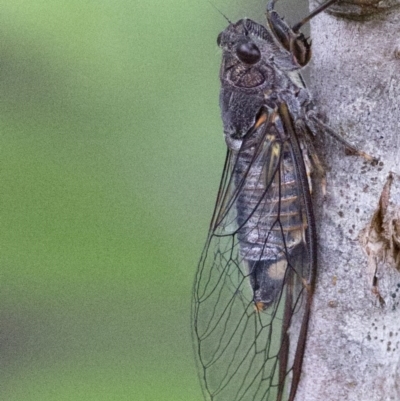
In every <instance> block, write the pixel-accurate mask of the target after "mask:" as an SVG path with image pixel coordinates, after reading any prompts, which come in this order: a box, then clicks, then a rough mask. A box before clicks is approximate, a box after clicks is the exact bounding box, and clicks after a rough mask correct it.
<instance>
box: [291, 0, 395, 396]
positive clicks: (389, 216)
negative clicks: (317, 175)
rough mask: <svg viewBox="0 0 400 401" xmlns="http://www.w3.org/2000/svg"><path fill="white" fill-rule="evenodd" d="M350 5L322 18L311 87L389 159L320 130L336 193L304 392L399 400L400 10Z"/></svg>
mask: <svg viewBox="0 0 400 401" xmlns="http://www.w3.org/2000/svg"><path fill="white" fill-rule="evenodd" d="M375 3H376V2H375ZM393 3H394V1H392V5H393ZM376 4H377V6H376V7H384V6H385V5H384V4H383V2H379V3H376ZM315 6H316V4H315V3H314V4H312V5H311V8H315ZM388 6H390V4H389V5H388ZM343 7H344V8H343V10H344V11H343V10H341V8H337V9H336V10H337V11H338V13H340V14H342V15H341V16H338V15H337V14H336V15H332V14H327V13H323V14H321V15H319V16H318V17H316V18H315V19H314V20H313V21H312V24H311V37H312V43H313V62H312V66H311V92H312V93H313V96H314V99H315V102H316V104H317V105H318V106H319V109H320V111H322V113H323V114H325V115H326V116H327V121H328V122H329V126H330V127H331V128H332V129H334V130H335V131H336V132H338V133H340V134H342V136H343V137H344V138H345V139H347V140H348V141H349V142H351V143H352V144H354V145H355V146H356V147H357V148H358V149H360V150H364V151H365V152H367V153H369V154H371V155H372V156H374V157H377V158H379V162H378V163H375V164H374V163H371V162H367V161H366V160H364V159H363V158H361V157H359V156H347V155H346V154H345V150H344V149H343V147H342V146H341V145H339V144H337V142H336V141H335V140H333V139H331V138H329V137H326V136H322V137H321V139H319V138H318V139H317V141H318V142H321V143H319V151H320V153H322V154H323V156H324V157H323V160H324V162H325V164H326V170H327V188H326V189H327V193H326V195H325V197H324V199H322V195H321V196H320V199H319V200H317V202H315V214H316V221H317V225H318V229H319V238H318V241H319V243H318V246H319V255H318V256H319V264H318V277H317V286H316V293H315V297H314V303H313V311H312V318H311V322H310V328H309V335H308V341H307V348H306V354H305V361H304V366H303V372H302V379H301V382H300V386H299V390H298V394H297V397H296V400H301V401H303V400H307V401H321V400H324V401H333V400H335V401H338V400H346V401H353V400H354V401H378V400H379V401H382V400H394V401H398V400H400V305H399V301H400V274H399V268H400V263H399V260H400V257H399V249H400V151H399V149H400V107H399V100H400V99H399V95H400V82H399V80H400V11H399V9H397V10H396V9H394V8H392V9H387V10H385V11H384V12H380V13H376V12H375V11H376V10H375V8H374V7H375V6H374V5H372V6H369V8H367V9H366V8H361V7H359V6H357V5H356V6H354V5H353V6H343ZM346 7H347V8H346ZM349 7H350V8H349ZM348 10H350V13H353V14H352V15H350V17H351V18H353V19H349V16H347V17H343V13H344V12H346V11H348ZM360 10H361V14H362V13H364V14H370V15H368V16H367V17H365V16H361V17H360V15H354V13H357V12H359V11H360ZM342 11H343V12H342ZM354 18H358V19H354ZM317 192H318V191H317ZM319 192H321V191H319ZM317 196H318V195H317Z"/></svg>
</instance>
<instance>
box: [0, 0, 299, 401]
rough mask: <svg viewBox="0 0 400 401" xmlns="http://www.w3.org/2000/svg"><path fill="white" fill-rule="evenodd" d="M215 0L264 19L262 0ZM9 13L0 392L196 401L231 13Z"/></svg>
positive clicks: (4, 45)
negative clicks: (198, 321) (197, 335)
mask: <svg viewBox="0 0 400 401" xmlns="http://www.w3.org/2000/svg"><path fill="white" fill-rule="evenodd" d="M212 4H214V5H215V6H216V7H217V8H219V9H220V10H221V11H222V12H223V13H224V14H226V15H227V17H228V18H230V19H231V20H233V21H236V20H237V19H239V18H242V17H244V16H247V17H252V18H253V19H256V20H258V21H263V12H264V8H265V1H264V0H262V1H261V0H253V1H247V2H245V1H243V0H219V1H218V0H215V1H212ZM283 6H284V7H285V6H286V14H285V15H289V16H290V15H291V9H293V8H294V7H297V3H295V4H293V1H292V2H291V4H289V2H287V4H283ZM302 7H303V9H304V7H305V6H304V5H302ZM0 10H1V12H0V135H1V146H0V148H1V151H0V152H1V154H0V176H1V195H0V221H1V230H0V235H1V238H0V258H1V259H0V261H1V265H0V383H1V384H0V399H1V400H7V401H33V400H35V401H36V400H37V401H46V400H57V401H59V400H74V401H80V400H82V401H83V400H85V401H86V400H96V401H103V400H117V401H119V400H121V401H122V400H135V401H144V400H146V401H153V400H157V401H158V400H162V401H168V400H171V401H179V400H182V401H200V400H202V395H201V390H200V385H199V383H198V380H197V375H196V370H195V363H194V358H193V351H192V346H191V334H190V302H191V288H192V282H193V278H194V274H195V269H196V265H197V261H198V259H199V256H200V253H201V250H202V247H203V243H204V240H205V238H206V233H207V228H208V223H209V220H210V218H211V214H212V209H213V204H214V199H215V196H216V192H217V188H218V182H219V178H220V174H221V171H222V165H223V160H224V155H225V147H224V141H223V138H222V125H221V122H220V118H219V109H218V92H219V80H218V71H219V63H220V53H219V51H218V48H217V45H216V37H217V35H218V33H219V32H220V31H221V30H222V29H224V27H225V26H226V24H227V22H226V20H224V18H223V17H222V16H221V15H220V14H219V13H218V11H217V10H216V9H215V8H214V7H213V6H212V5H211V4H210V3H209V2H208V1H207V0H200V1H199V0H196V1H194V0H185V1H173V0H164V1H144V0H143V1H132V0H129V1H128V0H118V1H117V0H114V1H112V0H97V1H94V0H92V1H91V0H88V1H82V0H69V1H64V2H60V1H58V0H41V1H40V0H36V1H32V0H12V1H0ZM295 15H297V14H295Z"/></svg>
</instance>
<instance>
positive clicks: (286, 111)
mask: <svg viewBox="0 0 400 401" xmlns="http://www.w3.org/2000/svg"><path fill="white" fill-rule="evenodd" d="M335 1H336V0H330V1H328V2H327V3H325V4H324V5H322V6H321V7H319V8H317V9H316V10H314V12H312V13H311V14H310V15H309V16H308V17H306V18H305V19H304V20H302V21H301V22H300V23H298V24H296V25H295V26H293V27H290V26H289V25H288V24H287V23H286V22H285V21H284V20H283V19H282V18H281V17H280V16H279V15H278V14H277V12H276V11H275V10H274V0H271V1H270V2H269V4H268V6H267V12H266V17H267V18H266V19H267V25H266V27H265V26H263V25H260V24H258V23H256V22H254V21H252V20H250V19H242V20H240V21H238V22H236V23H230V25H229V26H228V27H227V28H226V29H225V30H224V31H223V32H222V33H221V34H220V35H219V36H218V39H217V43H218V46H219V47H220V48H221V49H222V52H223V57H222V65H221V71H220V79H221V92H220V107H221V112H222V120H223V125H224V135H225V141H226V144H227V156H226V160H225V166H224V170H223V174H222V179H221V183H220V189H219V192H218V197H217V201H216V206H215V211H214V214H213V217H212V221H211V224H210V230H209V235H208V238H207V242H206V245H205V248H204V251H203V253H202V256H201V260H200V263H199V266H198V270H197V274H196V279H195V284H194V289H193V303H192V324H193V336H194V343H195V352H196V355H197V360H198V367H199V372H200V377H201V381H202V384H203V391H204V394H205V398H206V399H207V400H213V401H240V400H242V401H250V400H251V401H271V400H274V401H280V400H290V401H291V400H294V398H295V395H296V390H297V388H298V384H299V380H300V374H301V368H302V362H303V355H304V351H305V346H306V338H307V326H308V321H309V316H310V306H311V302H312V297H313V292H314V282H315V275H316V268H317V245H316V229H315V221H314V215H313V208H312V198H311V189H312V188H311V178H310V177H311V173H312V171H314V172H315V173H316V174H318V175H319V176H320V177H321V179H323V176H324V173H323V167H322V164H321V162H320V161H319V159H318V157H317V155H316V152H315V150H314V149H313V145H312V142H313V138H314V136H315V135H317V134H318V133H319V132H327V133H329V134H331V135H333V136H334V137H335V138H337V139H338V140H340V141H341V142H342V143H343V144H344V145H345V146H346V147H347V148H348V149H349V150H351V151H352V152H353V153H355V154H361V153H362V152H361V153H360V152H358V151H357V150H356V149H355V148H353V147H352V146H351V145H350V144H348V143H347V142H345V141H344V140H343V139H341V137H340V136H338V135H336V134H335V132H334V131H332V130H331V129H330V128H329V127H328V126H326V125H325V124H324V123H323V122H322V121H321V119H320V118H319V114H318V112H317V110H316V108H315V105H314V104H313V102H312V98H311V95H310V93H309V91H308V90H307V89H306V87H305V84H304V81H303V79H302V77H301V75H300V73H299V70H300V69H301V68H302V67H304V66H305V65H306V64H307V63H308V62H309V60H310V57H311V46H310V43H309V42H308V40H307V39H306V38H305V37H304V35H303V34H302V33H301V32H300V31H299V30H300V28H301V26H302V25H303V24H304V23H306V22H307V21H308V20H309V19H310V18H312V17H314V16H315V15H317V14H318V13H320V12H321V11H323V10H324V9H325V8H326V7H328V6H329V5H331V4H332V3H333V2H335Z"/></svg>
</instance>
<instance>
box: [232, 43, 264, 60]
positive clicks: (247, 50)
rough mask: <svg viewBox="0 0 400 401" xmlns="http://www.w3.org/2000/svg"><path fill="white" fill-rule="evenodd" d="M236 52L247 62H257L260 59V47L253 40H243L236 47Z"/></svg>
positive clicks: (240, 58)
mask: <svg viewBox="0 0 400 401" xmlns="http://www.w3.org/2000/svg"><path fill="white" fill-rule="evenodd" d="M236 54H237V56H238V57H239V60H240V61H243V63H246V64H256V63H257V62H258V61H260V58H261V52H260V49H259V48H258V47H257V46H256V45H255V44H254V43H253V42H242V43H239V44H238V45H237V47H236Z"/></svg>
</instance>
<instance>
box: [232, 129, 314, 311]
mask: <svg viewBox="0 0 400 401" xmlns="http://www.w3.org/2000/svg"><path fill="white" fill-rule="evenodd" d="M262 129H263V126H262V127H261V128H260V130H262ZM270 130H271V131H270V132H268V134H267V137H266V138H265V139H264V141H265V143H266V144H267V146H268V148H269V149H264V150H263V151H262V152H260V149H259V148H257V147H256V146H252V147H248V148H246V147H244V149H243V148H242V150H241V151H240V152H239V153H238V156H237V161H236V165H235V170H234V171H233V174H234V175H235V184H236V187H237V190H238V197H237V200H236V209H237V225H238V231H237V233H238V239H239V243H240V254H241V258H242V260H243V262H244V265H245V266H246V268H247V275H248V276H249V278H250V284H251V287H252V290H253V297H254V303H255V305H256V306H257V309H266V308H267V307H268V306H269V305H271V304H272V303H273V302H275V301H276V299H277V298H278V297H279V295H280V294H281V293H282V287H283V285H284V284H285V280H286V279H287V276H288V273H293V272H294V270H295V269H296V261H297V260H298V258H299V256H300V255H301V257H302V258H303V260H302V263H304V262H305V260H304V257H305V256H304V255H305V254H306V250H305V249H304V246H305V244H304V232H305V230H306V228H307V227H306V222H305V220H304V218H303V216H302V214H301V210H302V208H301V199H300V196H299V193H298V187H299V182H298V177H297V173H296V166H295V164H294V160H293V156H292V152H291V146H290V143H289V141H288V140H287V139H286V140H285V139H281V138H280V137H279V136H280V135H279V133H278V132H277V131H276V130H274V129H273V128H272V127H271V128H270ZM257 153H259V154H258V155H257ZM288 269H290V272H288V271H287V270H288Z"/></svg>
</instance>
